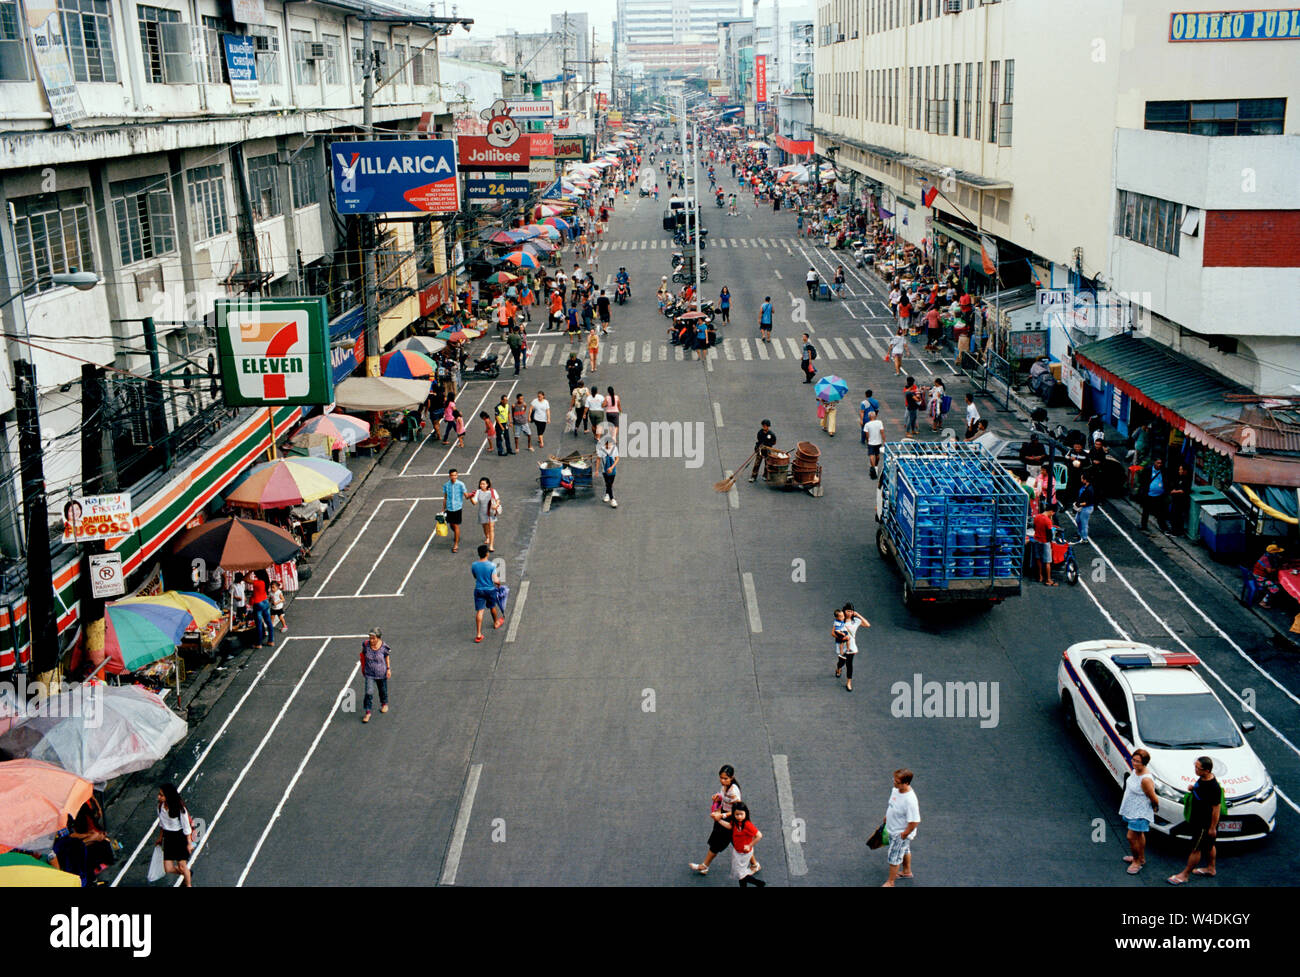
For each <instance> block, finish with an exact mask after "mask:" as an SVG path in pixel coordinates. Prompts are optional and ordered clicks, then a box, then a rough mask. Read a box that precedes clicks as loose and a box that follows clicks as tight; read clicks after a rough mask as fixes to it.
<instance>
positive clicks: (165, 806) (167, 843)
mask: <svg viewBox="0 0 1300 977" xmlns="http://www.w3.org/2000/svg"><path fill="white" fill-rule="evenodd" d="M158 825H159V827H160V828H161V830H160V831H159V832H158V840H157V841H155V842H154V844H155V845H161V846H162V850H163V871H164V872H166V873H167V874H169V875H179V876H180V877H181V878H182V879H184V880H185V887H186V888H193V886H194V877H193V876H192V875H191V874H190V864H189V862H190V855H191V853H192V852H193V851H194V825H193V824H192V823H191V822H190V812H189V811H187V810H185V802H184V801H183V800H181V795H180V792H179V791H178V790H177V789H176V787H175V785H173V784H163V785H162V786H161V787H159V788H158Z"/></svg>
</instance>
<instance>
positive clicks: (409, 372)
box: [379, 349, 437, 380]
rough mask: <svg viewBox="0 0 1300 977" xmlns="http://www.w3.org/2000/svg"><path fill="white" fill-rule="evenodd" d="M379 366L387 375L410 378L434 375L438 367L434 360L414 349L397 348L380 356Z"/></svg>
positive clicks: (424, 377) (425, 377) (426, 377)
mask: <svg viewBox="0 0 1300 977" xmlns="http://www.w3.org/2000/svg"><path fill="white" fill-rule="evenodd" d="M379 368H380V370H381V372H382V373H383V375H384V376H386V377H405V378H406V379H408V380H416V379H421V378H423V379H425V380H427V379H428V378H429V377H431V376H433V374H434V372H435V371H436V370H437V367H435V366H434V364H433V360H431V359H429V358H428V357H427V356H425V355H424V354H423V353H417V352H416V351H415V350H413V349H395V350H393V351H392V352H390V353H385V354H384V355H383V356H381V357H379Z"/></svg>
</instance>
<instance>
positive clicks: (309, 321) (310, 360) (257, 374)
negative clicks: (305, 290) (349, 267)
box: [216, 298, 334, 407]
mask: <svg viewBox="0 0 1300 977" xmlns="http://www.w3.org/2000/svg"><path fill="white" fill-rule="evenodd" d="M216 314H217V350H218V353H219V355H220V359H221V386H222V389H223V391H224V393H225V399H226V403H227V404H228V405H229V406H231V407H250V406H252V407H260V406H265V405H268V404H277V405H278V404H328V403H330V402H331V401H333V399H334V374H333V372H332V371H331V370H330V364H329V322H328V318H327V316H326V311H325V299H324V298H301V299H261V298H242V299H220V300H218V301H217V304H216Z"/></svg>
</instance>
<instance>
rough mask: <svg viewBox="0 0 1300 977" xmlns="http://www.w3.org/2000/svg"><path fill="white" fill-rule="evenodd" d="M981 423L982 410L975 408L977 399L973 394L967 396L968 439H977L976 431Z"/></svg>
mask: <svg viewBox="0 0 1300 977" xmlns="http://www.w3.org/2000/svg"><path fill="white" fill-rule="evenodd" d="M979 422H980V409H979V408H978V407H976V406H975V397H974V395H973V394H967V395H966V438H967V440H969V439H970V438H973V437H975V429H976V428H977V427H978V425H979Z"/></svg>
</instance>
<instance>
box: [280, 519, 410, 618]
mask: <svg viewBox="0 0 1300 977" xmlns="http://www.w3.org/2000/svg"><path fill="white" fill-rule="evenodd" d="M391 501H392V500H391V499H380V500H379V501H378V502H377V503H375V511H374V512H372V513H370V518H369V519H367V520H366V522H365V525H363V526H362V527H361V532H359V533H357V535H356V538H355V539H353V540H352V542H351V543H349V544H348V548H347V549H345V550H344V551H343V555H342V556H340V557H339V559H338V562H337V563H335V564H334V566H332V567H330V572H329V573H328V574H327V575H326V577H325V579H324V580H322V581H321V584H320V586H319V587H317V588H316V593H318V594H319V593H320V592H321V591H322V590H324V589H325V588H326V587H327V586H329V582H330V580H331V579H333V577H334V574H335V573H337V572H338V568H339V567H341V566H342V565H343V561H344V560H346V559H347V558H348V554H349V553H351V552H352V548H353V547H354V546H356V545H357V543H359V542H360V541H361V537H362V536H364V535H365V534H366V530H367V529H369V528H370V524H371V523H372V522H374V521H375V516H377V515H379V510H380V509H382V508H383V505H384V503H385V502H391ZM300 599H301V598H300Z"/></svg>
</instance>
